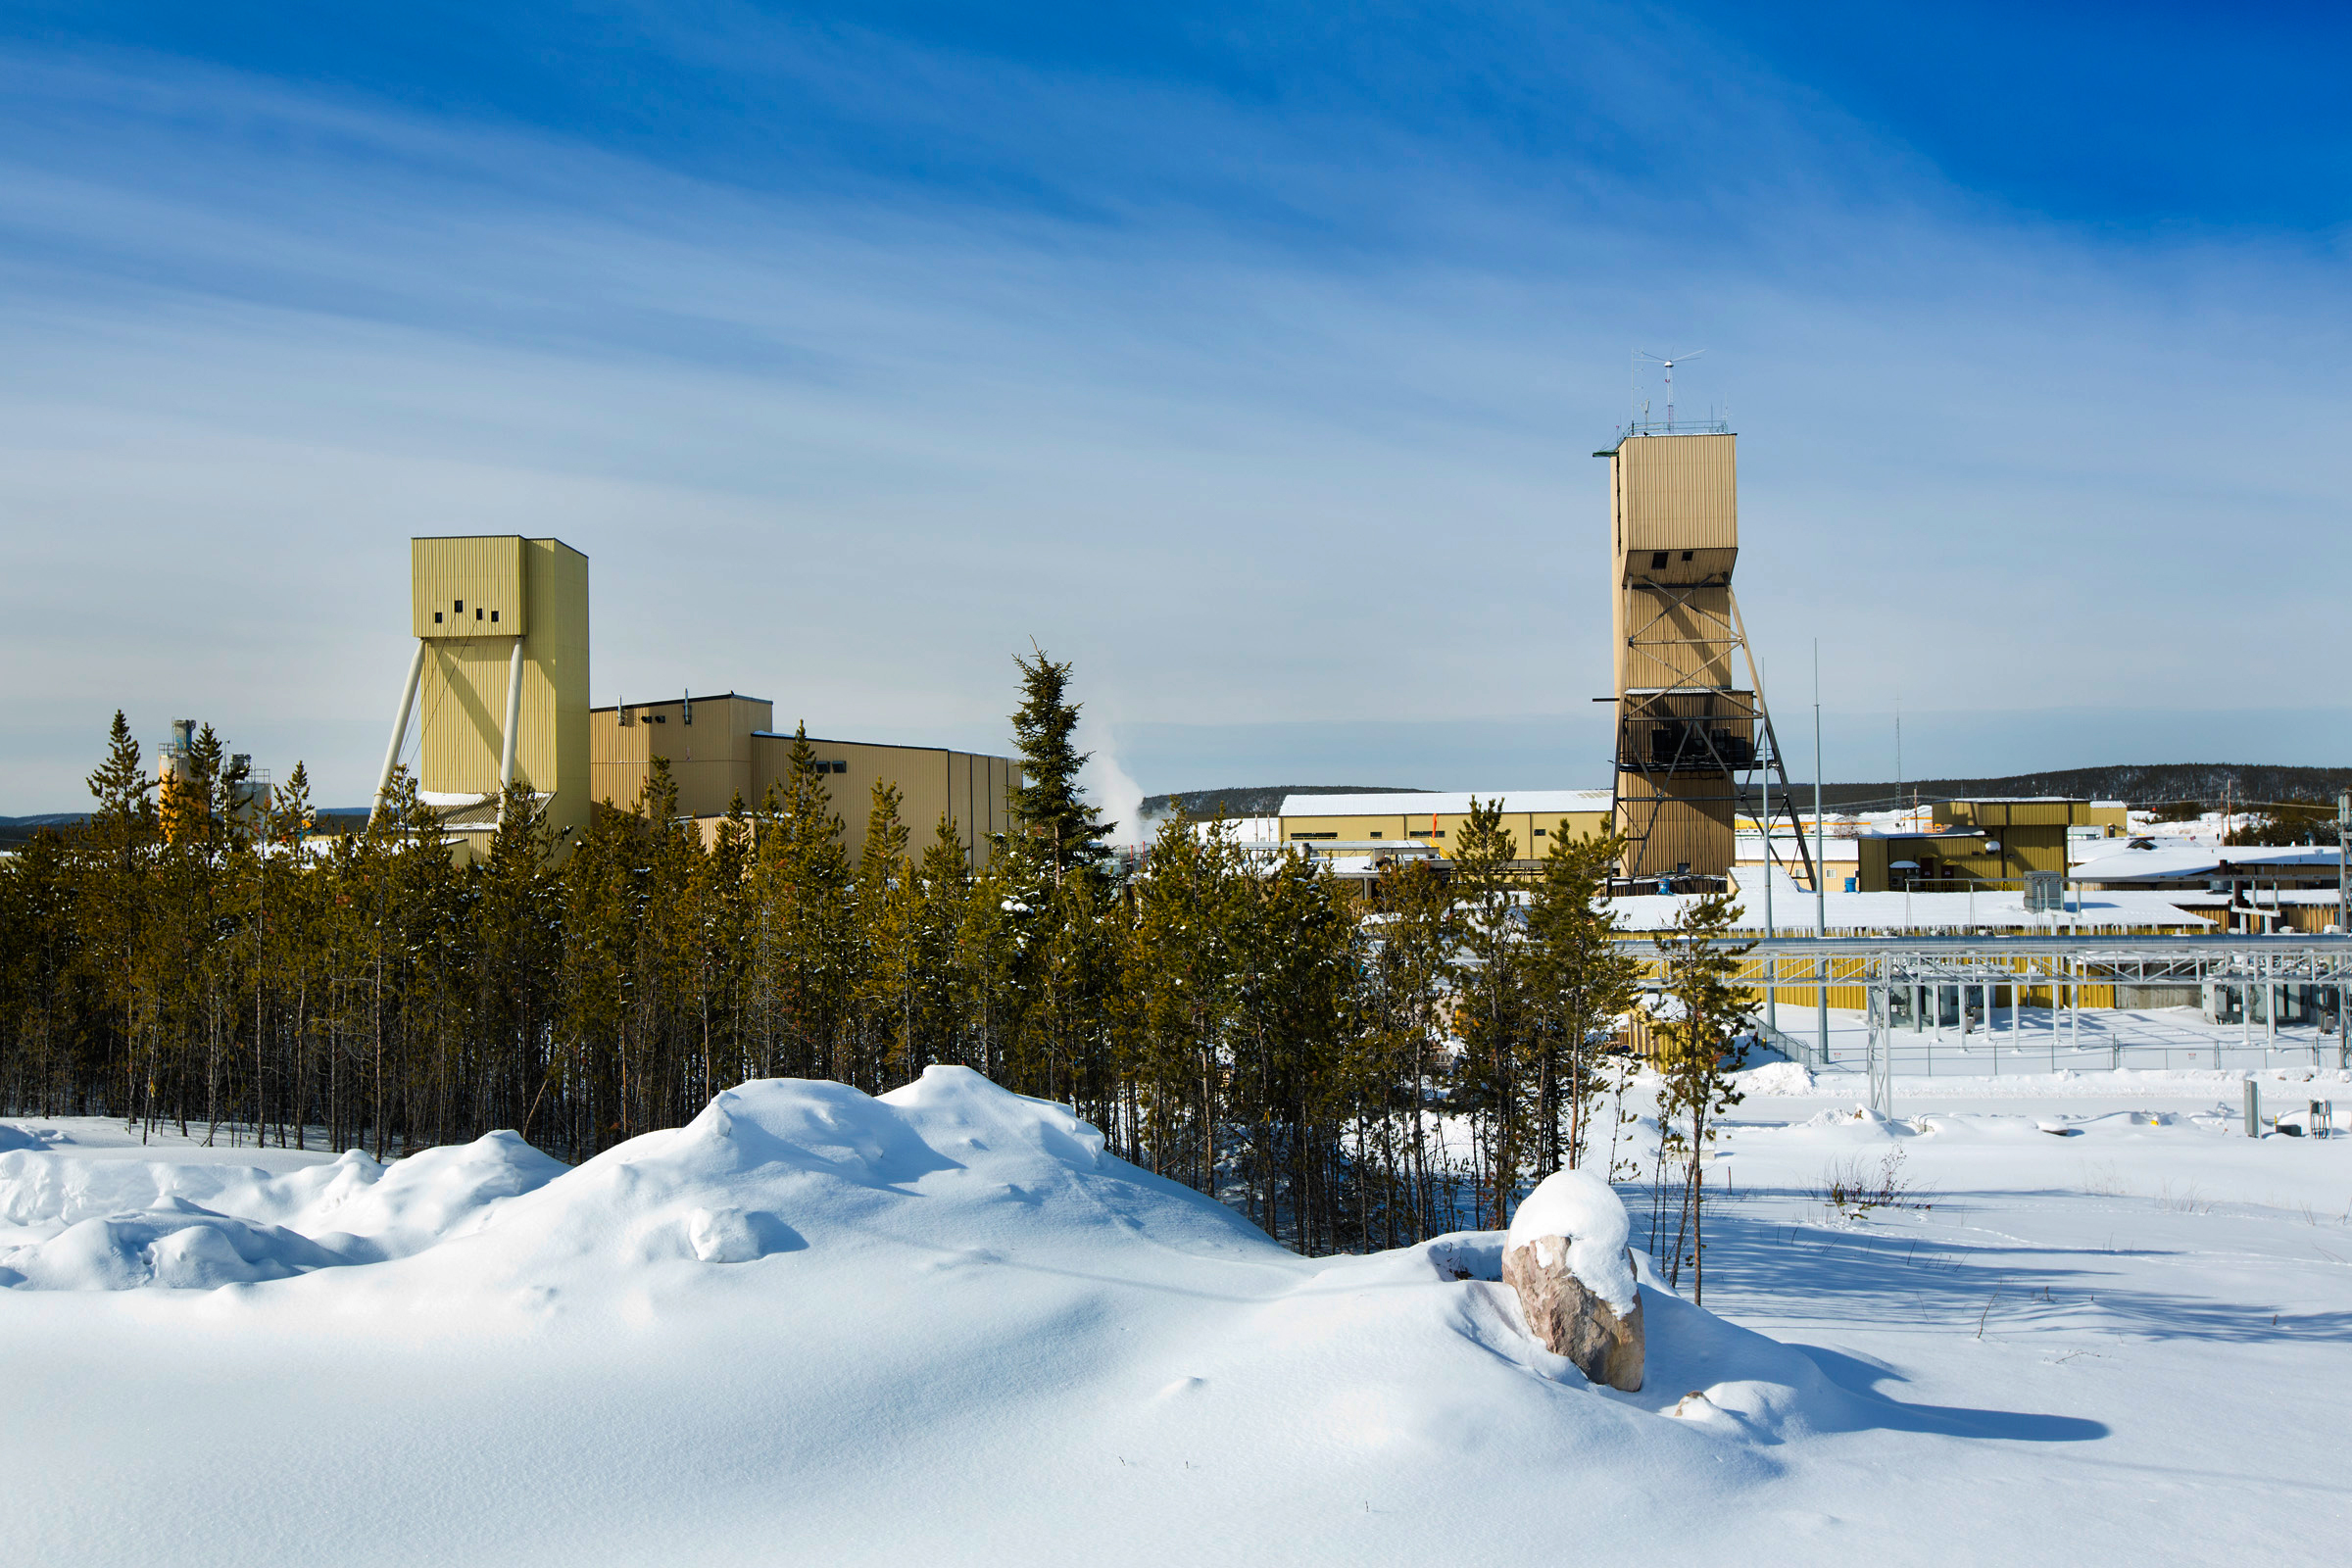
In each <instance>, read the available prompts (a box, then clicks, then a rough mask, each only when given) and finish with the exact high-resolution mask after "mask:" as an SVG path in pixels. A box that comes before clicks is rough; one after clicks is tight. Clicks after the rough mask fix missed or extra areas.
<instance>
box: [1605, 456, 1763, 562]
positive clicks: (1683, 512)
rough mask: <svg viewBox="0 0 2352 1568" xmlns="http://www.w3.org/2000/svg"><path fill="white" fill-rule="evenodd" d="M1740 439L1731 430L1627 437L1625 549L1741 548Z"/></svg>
mask: <svg viewBox="0 0 2352 1568" xmlns="http://www.w3.org/2000/svg"><path fill="white" fill-rule="evenodd" d="M1738 440H1739V438H1738V437H1737V436H1729V435H1666V436H1631V437H1628V438H1627V439H1626V440H1625V442H1624V443H1623V444H1622V445H1621V446H1619V448H1618V454H1619V456H1618V462H1619V463H1620V464H1621V465H1622V466H1623V467H1624V469H1625V481H1624V482H1625V526H1624V529H1623V532H1622V534H1621V535H1620V536H1619V543H1618V549H1619V551H1620V553H1621V554H1623V555H1625V556H1628V557H1634V556H1638V555H1640V554H1641V553H1642V552H1644V551H1652V550H1674V551H1682V550H1710V549H1711V550H1736V549H1738V548H1739V545H1740V499H1739V482H1738V463H1737V457H1736V453H1737V447H1736V443H1737V442H1738Z"/></svg>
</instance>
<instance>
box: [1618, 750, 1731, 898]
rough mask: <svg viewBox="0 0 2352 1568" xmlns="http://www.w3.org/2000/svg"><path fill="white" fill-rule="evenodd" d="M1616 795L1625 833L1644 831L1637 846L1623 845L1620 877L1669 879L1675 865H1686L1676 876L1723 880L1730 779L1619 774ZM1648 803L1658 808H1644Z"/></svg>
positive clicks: (1728, 843) (1728, 864) (1727, 848)
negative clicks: (1715, 797)
mask: <svg viewBox="0 0 2352 1568" xmlns="http://www.w3.org/2000/svg"><path fill="white" fill-rule="evenodd" d="M1617 793H1618V799H1619V800H1620V801H1621V802H1622V803H1624V808H1625V809H1624V811H1623V817H1622V825H1623V827H1624V830H1625V831H1626V832H1628V833H1629V834H1641V833H1642V832H1643V829H1644V826H1646V829H1647V831H1646V836H1645V837H1643V838H1642V840H1641V842H1638V843H1633V844H1629V845H1628V846H1627V847H1626V855H1625V859H1624V861H1623V862H1622V863H1623V865H1624V868H1625V875H1627V876H1637V877H1640V876H1674V875H1676V874H1678V873H1677V870H1676V867H1677V866H1688V868H1689V869H1688V870H1687V871H1686V872H1683V873H1681V874H1685V875H1690V876H1723V875H1725V874H1727V873H1728V872H1729V871H1730V870H1731V868H1732V851H1733V847H1734V844H1735V842H1736V838H1735V835H1734V833H1733V831H1732V808H1733V802H1732V801H1731V799H1730V795H1731V781H1730V780H1728V779H1723V778H1700V779H1679V778H1678V779H1668V778H1663V777H1657V778H1643V777H1642V775H1641V774H1639V773H1621V774H1619V775H1618V778H1617ZM1710 796H1719V797H1722V799H1708V798H1707V797H1710ZM1652 799H1656V800H1659V801H1661V802H1662V803H1663V804H1661V805H1659V806H1657V807H1656V808H1654V809H1653V808H1651V807H1650V806H1649V805H1647V804H1646V803H1647V802H1648V801H1650V800H1652Z"/></svg>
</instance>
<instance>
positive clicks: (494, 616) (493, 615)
mask: <svg viewBox="0 0 2352 1568" xmlns="http://www.w3.org/2000/svg"><path fill="white" fill-rule="evenodd" d="M490 624H491V625H493V626H495V625H497V624H498V612H497V611H495V610H493V611H492V612H490Z"/></svg>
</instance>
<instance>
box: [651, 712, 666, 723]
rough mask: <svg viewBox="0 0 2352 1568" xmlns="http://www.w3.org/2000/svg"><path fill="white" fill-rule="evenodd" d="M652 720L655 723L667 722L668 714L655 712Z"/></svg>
mask: <svg viewBox="0 0 2352 1568" xmlns="http://www.w3.org/2000/svg"><path fill="white" fill-rule="evenodd" d="M654 722H655V723H657V724H666V723H668V722H669V715H668V714H667V713H656V714H655V715H654Z"/></svg>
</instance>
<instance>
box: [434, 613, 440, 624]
mask: <svg viewBox="0 0 2352 1568" xmlns="http://www.w3.org/2000/svg"><path fill="white" fill-rule="evenodd" d="M433 624H434V625H436V626H438V625H440V624H441V612H439V611H438V610H436V611H434V612H433Z"/></svg>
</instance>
